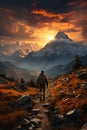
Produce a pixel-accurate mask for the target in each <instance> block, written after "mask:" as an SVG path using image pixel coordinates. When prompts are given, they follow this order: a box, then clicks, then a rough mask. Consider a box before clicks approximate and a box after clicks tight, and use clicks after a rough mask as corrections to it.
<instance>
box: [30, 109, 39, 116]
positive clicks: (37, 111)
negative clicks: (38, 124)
mask: <svg viewBox="0 0 87 130" xmlns="http://www.w3.org/2000/svg"><path fill="white" fill-rule="evenodd" d="M39 112H40V109H32V111H31V113H32V114H34V115H37V114H38V113H39Z"/></svg>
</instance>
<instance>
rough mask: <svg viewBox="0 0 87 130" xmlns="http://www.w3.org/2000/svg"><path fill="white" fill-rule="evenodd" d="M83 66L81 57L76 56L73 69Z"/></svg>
mask: <svg viewBox="0 0 87 130" xmlns="http://www.w3.org/2000/svg"><path fill="white" fill-rule="evenodd" d="M81 66H82V63H81V61H80V58H79V56H78V55H76V56H75V60H74V64H73V66H72V69H73V70H78V69H79V68H80V67H81Z"/></svg>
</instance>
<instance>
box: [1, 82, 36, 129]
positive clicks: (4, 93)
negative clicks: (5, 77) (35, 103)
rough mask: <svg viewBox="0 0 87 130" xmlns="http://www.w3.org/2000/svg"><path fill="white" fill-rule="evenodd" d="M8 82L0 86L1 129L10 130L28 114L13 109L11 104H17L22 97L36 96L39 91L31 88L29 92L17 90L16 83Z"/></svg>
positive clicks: (24, 111)
mask: <svg viewBox="0 0 87 130" xmlns="http://www.w3.org/2000/svg"><path fill="white" fill-rule="evenodd" d="M6 82H7V83H6V84H0V128H2V129H3V130H4V129H7V130H10V129H12V128H13V127H14V126H16V125H17V123H18V122H19V121H20V120H21V119H23V118H24V117H25V116H27V114H28V112H27V111H26V110H24V109H23V110H22V109H16V108H13V107H11V105H10V104H11V103H12V102H15V101H16V100H17V99H18V98H19V96H20V95H26V94H31V95H34V96H36V95H37V89H35V88H30V87H29V88H28V89H27V90H22V89H18V90H15V86H17V85H16V83H15V82H10V81H6ZM10 86H11V87H10ZM17 87H18V86H17Z"/></svg>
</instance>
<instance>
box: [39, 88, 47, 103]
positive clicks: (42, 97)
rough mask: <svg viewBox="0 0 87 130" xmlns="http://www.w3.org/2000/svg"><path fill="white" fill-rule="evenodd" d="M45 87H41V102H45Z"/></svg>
mask: <svg viewBox="0 0 87 130" xmlns="http://www.w3.org/2000/svg"><path fill="white" fill-rule="evenodd" d="M45 90H46V88H45V87H40V101H45Z"/></svg>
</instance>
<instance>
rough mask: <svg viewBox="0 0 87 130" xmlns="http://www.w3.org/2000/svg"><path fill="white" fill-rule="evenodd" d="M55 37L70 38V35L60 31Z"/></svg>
mask: <svg viewBox="0 0 87 130" xmlns="http://www.w3.org/2000/svg"><path fill="white" fill-rule="evenodd" d="M55 38H56V39H69V37H68V36H67V35H66V34H65V33H64V32H58V33H57V35H56V36H55Z"/></svg>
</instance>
